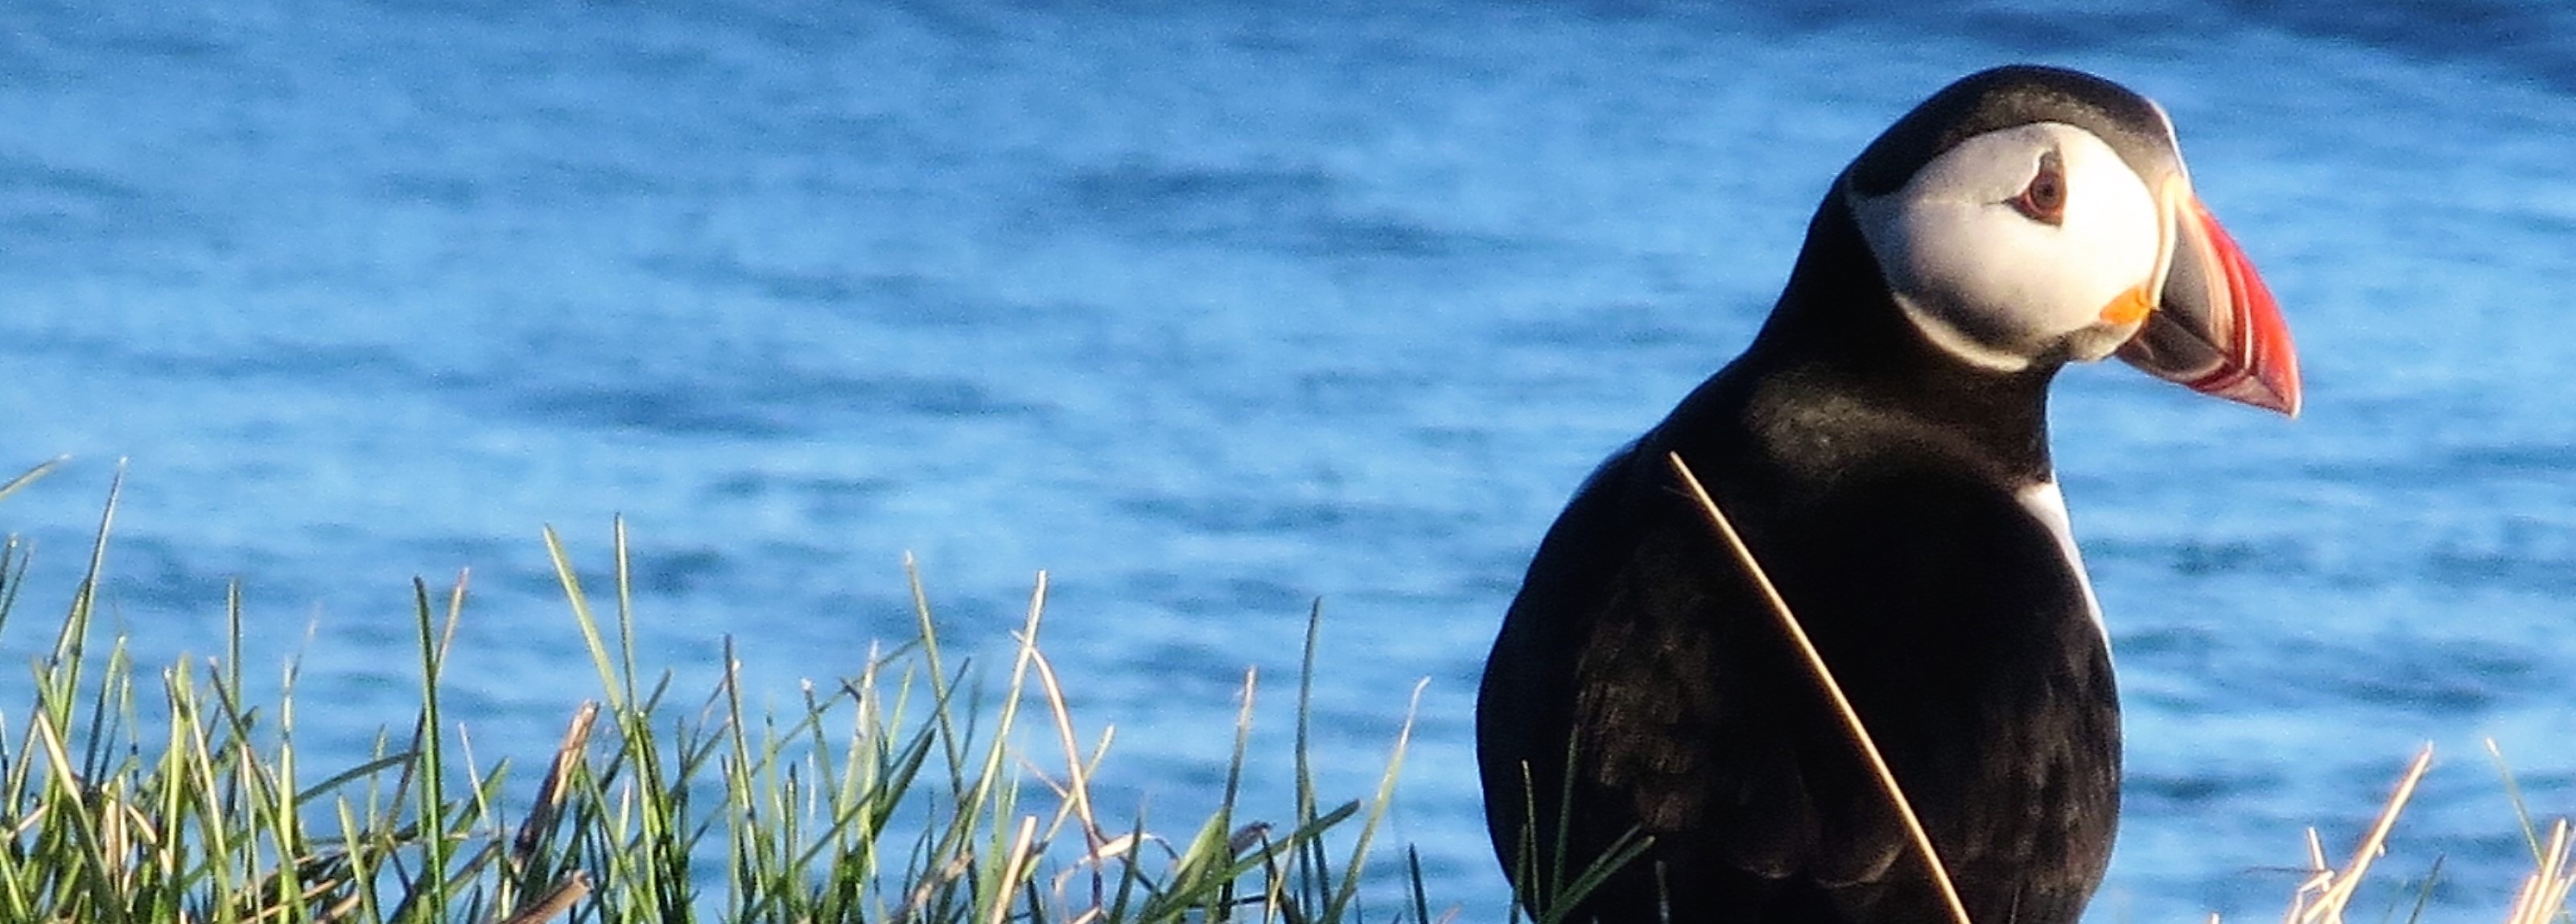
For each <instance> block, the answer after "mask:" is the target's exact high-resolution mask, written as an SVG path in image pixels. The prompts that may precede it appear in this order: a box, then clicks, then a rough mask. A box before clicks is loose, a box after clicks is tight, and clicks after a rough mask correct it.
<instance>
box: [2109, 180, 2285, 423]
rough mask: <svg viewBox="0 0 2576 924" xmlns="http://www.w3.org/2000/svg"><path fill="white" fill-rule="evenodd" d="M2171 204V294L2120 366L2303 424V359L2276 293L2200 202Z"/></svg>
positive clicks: (2186, 198)
mask: <svg viewBox="0 0 2576 924" xmlns="http://www.w3.org/2000/svg"><path fill="white" fill-rule="evenodd" d="M2178 185H2179V184H2177V186H2178ZM2171 199H2172V201H2173V203H2174V205H2173V208H2174V211H2175V213H2176V214H2175V215H2174V235H2173V243H2172V250H2173V256H2172V258H2171V260H2170V261H2169V262H2168V264H2167V269H2166V272H2165V281H2164V288H2163V292H2162V295H2161V297H2160V298H2158V300H2157V304H2156V307H2155V310H2153V311H2151V312H2149V313H2148V315H2147V318H2146V323H2145V324H2144V325H2143V326H2141V327H2140V328H2139V330H2138V333H2137V336H2135V337H2132V338H2130V339H2129V342H2128V343H2127V344H2126V345H2123V346H2122V347H2120V351H2119V356H2120V358H2121V359H2122V360H2125V361H2127V362H2128V363H2129V364H2130V365H2132V366H2136V367H2138V368H2140V369H2144V370H2146V372H2147V373H2148V374H2149V375H2153V376H2155V377H2157V378H2160V379H2164V380H2166V381H2170V382H2179V383H2181V384H2182V385H2183V386H2184V387H2187V388H2190V389H2191V390H2193V391H2197V392H2200V393H2202V394H2206V395H2216V396H2218V397H2221V398H2226V399H2228V400H2230V401H2239V402H2243V403H2245V404H2251V405H2253V406H2255V407H2260V408H2269V409H2271V410H2275V411H2279V412H2281V413H2283V414H2288V415H2290V416H2292V417H2296V416H2298V414H2299V357H2298V353H2297V352H2296V351H2294V350H2293V349H2292V348H2291V346H2290V325H2289V324H2288V323H2287V322H2285V321H2283V320H2281V306H2280V305H2279V304H2277V303H2275V302H2273V301H2272V290H2270V289H2268V288H2265V287H2264V285H2263V277H2262V276H2259V275H2256V274H2255V272H2254V265H2253V264H2252V263H2250V262H2248V261H2247V260H2246V259H2245V252H2244V251H2243V250H2240V249H2238V248H2237V246H2236V241H2235V239H2233V238H2230V237H2228V236H2227V231H2226V229H2224V228H2221V227H2219V225H2218V219H2216V218H2213V217H2211V216H2210V214H2209V210H2208V209H2207V208H2206V207H2203V206H2202V205H2201V204H2200V198H2199V197H2197V196H2194V195H2192V194H2191V193H2190V192H2188V191H2183V190H2178V191H2176V192H2175V193H2174V194H2173V195H2172V196H2171Z"/></svg>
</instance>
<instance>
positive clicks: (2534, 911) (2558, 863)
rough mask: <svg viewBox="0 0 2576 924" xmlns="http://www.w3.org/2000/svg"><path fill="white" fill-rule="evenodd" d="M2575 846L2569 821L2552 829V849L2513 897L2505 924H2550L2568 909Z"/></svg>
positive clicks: (2575, 878)
mask: <svg viewBox="0 0 2576 924" xmlns="http://www.w3.org/2000/svg"><path fill="white" fill-rule="evenodd" d="M2571 850H2576V844H2571V843H2570V842H2569V839H2568V832H2567V819H2564V818H2561V819H2558V823H2556V824H2554V825H2551V826H2550V828H2549V846H2548V848H2547V849H2544V850H2542V851H2541V853H2540V868H2539V869H2537V870H2534V871H2532V874H2531V875H2530V876H2527V877H2524V878H2523V880H2522V890H2521V891H2520V892H2517V893H2515V894H2514V897H2513V910H2512V912H2511V913H2509V914H2507V915H2505V919H2504V920H2505V924H2548V922H2549V919H2550V918H2553V917H2557V916H2558V912H2559V909H2562V908H2565V907H2567V893H2568V890H2569V889H2570V888H2571V887H2576V866H2571V863H2570V858H2569V853H2570V852H2571Z"/></svg>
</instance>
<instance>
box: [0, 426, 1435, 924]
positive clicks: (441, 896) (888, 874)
mask: <svg viewBox="0 0 2576 924" xmlns="http://www.w3.org/2000/svg"><path fill="white" fill-rule="evenodd" d="M43 473H44V472H43V470H41V469H40V470H37V471H32V472H29V473H28V474H27V475H26V476H22V477H20V478H18V479H15V480H12V481H10V482H8V483H7V484H5V485H0V495H5V494H6V493H8V492H10V491H14V490H16V489H18V488H19V487H21V486H23V485H24V484H25V483H27V482H28V481H32V480H33V479H34V478H35V477H37V476H40V475H42V474H43ZM106 509H107V513H106V515H105V516H103V517H102V518H101V521H100V523H99V527H98V530H97V533H96V537H95V541H94V543H93V546H92V551H91V555H90V557H89V562H88V567H87V570H86V574H85V576H84V578H83V579H82V581H81V582H80V585H79V587H78V589H77V591H76V592H75V593H74V595H73V599H72V601H71V604H70V606H69V607H68V608H67V611H66V612H65V614H64V616H63V618H62V621H61V623H60V625H59V628H58V629H57V631H56V632H55V635H54V642H53V644H52V646H51V647H50V648H49V649H47V650H46V651H45V652H44V653H43V656H42V658H41V659H40V660H39V661H37V663H35V664H34V665H33V673H34V676H33V683H32V685H31V689H32V694H33V695H32V702H30V703H28V704H26V705H25V706H24V707H23V708H21V707H18V706H16V705H14V704H12V705H9V706H0V920H6V921H60V922H75V921H77V922H156V924H160V922H172V921H181V922H304V921H312V922H322V921H331V922H341V921H348V922H377V921H406V922H408V921H419V922H476V924H482V922H504V924H516V922H534V921H545V920H567V919H568V920H574V921H607V922H629V921H663V922H681V921H746V922H748V921H817V922H821V921H872V922H889V924H911V922H922V924H931V922H954V924H1004V922H1064V924H1092V922H1140V924H1141V922H1167V921H1169V922H1177V921H1218V920H1237V921H1246V922H1274V921H1275V922H1295V924H1308V922H1314V924H1323V922H1343V921H1359V920H1363V919H1366V920H1371V921H1399V920H1400V921H1413V922H1417V924H1419V922H1423V921H1426V920H1436V919H1435V918H1433V917H1432V911H1431V908H1430V906H1429V904H1428V898H1427V896H1425V895H1424V894H1423V890H1422V889H1421V887H1420V882H1419V878H1418V876H1419V874H1418V872H1415V873H1414V874H1413V875H1414V876H1415V877H1416V879H1415V882H1414V888H1413V890H1412V895H1413V902H1412V904H1411V905H1410V906H1409V907H1396V908H1367V909H1364V908H1363V907H1362V903H1361V901H1360V888H1359V887H1360V884H1361V882H1362V881H1363V880H1364V877H1366V876H1368V875H1369V873H1370V870H1369V867H1368V863H1367V861H1368V858H1369V856H1370V846H1371V843H1372V840H1373V837H1374V835H1375V833H1376V830H1377V828H1378V825H1379V822H1380V821H1381V820H1382V819H1383V818H1384V816H1385V813H1386V810H1387V805H1388V801H1389V799H1390V798H1391V797H1392V795H1393V784H1394V780H1395V776H1396V772H1397V770H1398V768H1399V767H1400V766H1401V763H1402V760H1403V755H1404V750H1405V747H1406V744H1407V738H1408V736H1409V735H1410V723H1409V722H1408V724H1407V727H1406V730H1405V731H1404V732H1402V733H1399V735H1398V736H1397V738H1396V740H1395V741H1394V742H1392V752H1391V753H1392V756H1391V757H1390V759H1389V762H1388V765H1387V767H1386V771H1385V776H1384V779H1383V780H1382V782H1381V784H1380V785H1379V786H1378V788H1377V790H1376V792H1375V793H1373V794H1371V795H1369V796H1367V797H1366V798H1362V799H1352V800H1344V801H1338V802H1328V801H1327V800H1325V799H1324V798H1323V797H1322V796H1321V794H1319V793H1317V792H1316V791H1315V787H1314V785H1313V780H1312V777H1311V776H1309V775H1308V774H1306V773H1305V772H1304V768H1306V767H1307V766H1308V762H1307V759H1306V753H1305V748H1306V741H1307V737H1308V736H1307V734H1306V729H1305V727H1304V726H1305V723H1306V716H1307V715H1308V710H1307V709H1306V701H1305V697H1306V694H1307V691H1308V690H1309V689H1311V687H1309V686H1308V685H1307V684H1305V683H1301V684H1300V685H1299V694H1298V695H1299V704H1298V710H1297V714H1298V719H1297V722H1298V725H1299V728H1298V734H1297V745H1296V749H1297V750H1296V753H1295V754H1294V755H1293V759H1294V760H1295V761H1296V763H1297V766H1298V768H1299V774H1298V778H1297V793H1296V797H1295V799H1294V803H1293V804H1292V805H1289V806H1282V807H1280V811H1279V813H1277V814H1275V815H1266V816H1262V815H1254V814H1252V813H1251V812H1250V811H1248V810H1247V809H1246V808H1245V807H1244V806H1242V805H1240V804H1239V803H1238V801H1237V798H1238V796H1239V794H1240V786H1239V783H1240V780H1241V778H1242V773H1243V769H1244V767H1245V764H1246V761H1248V760H1250V759H1252V758H1251V755H1249V754H1248V753H1247V752H1246V745H1247V742H1248V740H1249V735H1250V717H1251V715H1252V700H1253V697H1254V695H1255V693H1256V692H1257V685H1256V682H1255V678H1254V676H1253V675H1251V674H1249V673H1247V675H1246V677H1245V682H1244V686H1243V688H1242V697H1243V701H1242V712H1241V713H1240V716H1241V718H1239V719H1238V721H1237V723H1236V725H1235V727H1234V728H1233V729H1231V730H1230V732H1231V734H1232V735H1233V740H1234V759H1233V762H1232V764H1231V766H1230V768H1229V771H1228V775H1227V782H1226V788H1225V792H1224V794H1223V799H1222V800H1221V801H1220V802H1219V804H1218V807H1217V809H1216V810H1215V813H1214V814H1213V815H1212V816H1210V817H1208V818H1206V819H1204V820H1202V821H1198V822H1196V823H1195V824H1188V825H1185V826H1184V827H1182V828H1180V829H1178V830H1177V833H1174V832H1171V831H1166V830H1156V829H1151V828H1148V827H1146V826H1145V825H1144V824H1143V823H1142V821H1139V820H1127V819H1119V818H1108V817H1103V816H1102V814H1101V813H1100V812H1099V811H1098V810H1097V809H1096V807H1095V806H1094V805H1093V803H1092V801H1091V798H1090V793H1089V788H1088V787H1089V780H1090V779H1091V778H1092V777H1093V776H1094V775H1095V774H1096V773H1097V772H1098V770H1099V768H1100V767H1101V764H1102V762H1103V761H1105V760H1107V759H1109V744H1110V735H1109V733H1108V732H1106V731H1104V732H1102V733H1101V735H1100V736H1099V738H1098V739H1097V740H1094V741H1084V740H1081V739H1080V738H1079V736H1077V734H1076V733H1075V731H1074V724H1073V720H1072V717H1071V715H1070V714H1069V711H1068V709H1067V707H1066V704H1065V703H1066V700H1065V696H1064V692H1063V689H1062V687H1061V686H1060V684H1059V680H1058V678H1057V676H1056V674H1055V671H1054V669H1053V667H1052V666H1051V665H1050V664H1049V663H1048V661H1047V659H1046V657H1045V655H1044V654H1043V653H1042V652H1041V650H1040V648H1039V646H1038V644H1037V640H1038V631H1039V629H1040V627H1041V625H1042V624H1043V619H1042V617H1043V614H1044V611H1045V600H1046V585H1045V577H1044V575H1042V574H1041V575H1040V576H1039V578H1038V583H1037V588H1036V591H1035V592H1034V593H1033V594H1032V595H1031V597H1030V600H1029V605H1028V612H1027V617H1026V619H1025V621H1024V622H1023V623H1022V625H1021V628H1020V631H1019V633H1018V634H1017V638H1016V641H1017V643H1018V644H1017V646H1016V653H1015V656H1014V658H1013V661H1012V663H1011V665H1010V667H1009V671H1008V674H1007V676H1006V677H1005V678H1003V679H1004V682H1003V684H1002V688H1001V689H1000V690H999V691H998V692H996V691H992V690H986V689H983V688H981V687H980V686H979V685H977V684H976V683H974V682H972V681H971V680H970V677H972V676H975V675H974V674H973V672H972V671H970V667H969V665H967V664H965V663H964V662H963V660H962V659H953V658H951V657H950V656H948V655H947V654H946V653H945V652H944V651H943V650H942V648H941V646H940V637H939V634H938V632H937V631H936V626H935V621H934V620H933V618H932V613H931V609H930V607H929V604H928V602H927V599H926V596H925V595H924V594H922V593H921V592H920V590H919V582H918V580H916V581H915V582H914V584H915V587H914V596H913V599H914V601H915V604H916V605H915V608H914V609H915V616H916V620H917V630H918V631H917V633H916V637H915V638H912V639H909V640H906V641H904V642H903V643H901V644H899V645H895V646H893V647H891V648H886V649H883V650H879V651H875V652H873V653H872V656H871V657H870V658H868V660H867V661H866V665H865V667H864V668H862V669H861V670H860V672H859V673H858V675H857V676H855V677H850V678H847V679H843V680H839V681H836V682H830V683H821V684H808V685H807V686H806V687H805V688H804V690H803V691H802V694H801V701H800V702H798V703H797V705H796V706H795V707H794V708H791V709H788V710H785V711H775V710H755V709H752V708H749V707H747V706H746V705H745V693H744V690H743V689H742V687H741V685H740V683H739V681H738V673H737V670H736V668H737V665H736V664H735V661H734V658H733V651H732V646H731V644H730V642H728V643H727V645H726V650H725V666H726V670H725V672H724V674H723V676H722V678H721V679H720V680H719V681H717V684H716V689H714V690H712V691H706V693H707V696H706V699H705V705H704V706H703V707H700V706H697V705H696V704H695V696H694V695H693V696H691V697H690V699H691V701H692V702H691V705H689V706H688V707H685V708H682V707H675V705H674V701H675V697H678V696H679V695H680V694H678V693H676V692H675V691H674V690H673V689H672V688H671V684H672V678H671V675H670V674H669V673H667V672H656V671H652V670H651V669H649V668H647V667H646V666H645V665H643V664H642V663H641V662H639V660H638V659H637V657H636V654H635V650H634V646H633V641H632V640H633V638H634V629H635V623H634V620H635V609H634V606H633V596H632V594H631V590H630V583H629V573H628V571H627V567H626V562H627V554H626V539H625V534H624V530H623V529H622V527H621V528H620V529H619V530H618V531H617V532H616V534H615V544H614V548H613V550H612V551H611V554H610V556H609V559H610V561H611V562H612V563H613V572H612V573H613V575H614V577H613V586H612V587H610V588H608V589H607V593H608V598H607V599H606V600H600V599H595V598H594V596H593V594H592V592H591V591H590V590H589V589H586V588H585V587H584V586H583V585H582V582H581V581H580V579H579V578H578V577H577V576H576V574H577V571H576V569H575V567H574V556H573V554H572V553H571V552H570V551H569V550H568V549H567V547H566V545H565V544H564V543H563V542H562V541H560V540H559V539H558V538H557V537H556V536H555V535H554V534H553V533H552V532H551V531H550V532H548V533H547V535H546V545H547V549H548V551H549V552H550V553H551V554H552V555H553V557H554V563H555V567H556V573H557V574H558V576H559V577H560V579H561V581H562V584H563V588H564V591H565V594H566V597H567V599H568V600H569V601H570V607H569V610H570V616H571V619H572V621H573V622H574V624H575V625H576V626H577V627H578V628H579V630H580V632H581V635H582V638H583V640H584V642H585V644H586V645H587V647H588V650H589V653H590V656H591V657H590V660H591V662H592V665H593V667H594V668H595V669H596V670H597V672H598V676H599V682H600V696H599V699H598V700H597V701H595V702H589V703H582V704H578V705H577V706H574V707H572V708H570V709H569V710H568V711H569V712H570V715H569V716H568V722H567V724H566V727H565V733H564V737H563V740H562V744H561V746H560V747H559V748H558V749H557V750H556V752H555V753H553V754H552V755H547V758H546V760H545V762H544V763H543V764H542V765H541V766H540V767H539V768H538V770H537V771H536V772H539V773H541V774H542V779H541V781H540V782H539V783H538V784H537V786H536V787H535V790H534V795H533V797H529V798H527V799H526V801H524V802H518V803H513V802H511V801H509V800H507V799H505V798H504V795H503V794H504V792H505V791H506V790H507V787H505V782H506V781H508V780H509V779H510V778H511V777H512V775H513V774H514V773H519V772H523V771H520V770H518V769H517V768H516V767H515V766H514V765H513V764H512V763H511V762H509V761H506V760H505V761H498V762H493V763H489V764H476V763H474V762H473V760H472V759H471V757H470V756H469V754H470V749H469V748H468V747H466V744H467V739H465V737H464V731H463V728H464V726H463V723H460V722H457V721H456V720H455V718H454V717H453V716H448V715H445V714H443V713H442V711H441V706H442V700H443V699H444V696H443V693H444V691H445V690H446V689H447V687H448V686H449V685H450V684H452V683H455V682H457V680H456V679H455V678H451V677H449V676H447V674H446V673H445V670H444V662H445V659H446V654H447V650H448V644H449V640H450V639H451V638H452V637H453V635H454V633H455V631H456V627H457V625H458V623H459V621H460V620H462V619H465V618H469V616H468V614H467V612H466V610H467V607H466V605H465V601H466V584H465V582H464V581H463V580H461V579H460V580H459V581H458V582H456V583H455V584H454V585H453V586H448V587H443V588H436V589H434V588H432V587H431V586H430V585H428V584H426V583H423V582H415V583H414V587H413V602H414V617H415V622H416V628H417V646H416V648H417V650H416V652H415V656H416V658H417V661H418V672H417V675H418V677H419V678H420V683H419V688H418V691H417V693H418V697H419V708H418V710H417V712H416V713H415V714H414V715H412V716H410V717H408V721H407V722H405V723H404V724H403V725H402V726H400V727H398V728H397V729H395V730H393V731H390V732H387V733H383V734H380V735H379V736H378V738H377V740H376V742H375V745H374V747H373V749H372V753H371V754H369V755H368V756H367V757H365V758H363V759H360V760H357V761H356V762H355V765H354V766H331V767H326V768H315V767H312V766H309V765H308V764H307V763H306V762H305V761H304V760H302V759H301V755H300V754H299V752H298V749H297V746H296V728H295V718H296V709H297V708H298V702H297V699H296V695H295V673H296V666H295V665H294V664H293V663H290V664H289V665H288V666H287V670H286V674H285V682H284V686H283V688H282V690H281V691H280V692H279V693H278V694H276V695H275V696H274V697H273V699H272V700H271V701H269V702H264V703H254V702H251V701H249V700H248V698H247V696H246V691H247V690H248V689H249V687H248V686H247V685H246V684H245V683H244V679H243V676H242V673H241V671H242V664H241V657H240V652H241V642H242V630H241V625H242V618H241V600H240V597H239V594H238V593H235V594H233V595H231V597H230V598H229V600H228V601H227V612H228V615H229V617H230V620H231V622H230V626H231V642H230V645H229V650H228V651H227V654H226V656H225V657H223V658H220V659H216V660H213V661H210V662H200V663H198V664H192V663H190V662H186V661H182V662H180V663H177V664H173V665H171V666H169V667H166V668H160V669H157V670H154V669H147V668H144V667H141V666H139V665H137V664H136V663H135V662H134V660H133V659H132V658H131V657H129V655H128V652H127V649H126V641H125V639H124V638H123V637H122V636H111V637H107V638H104V639H101V638H99V637H98V636H100V635H102V634H104V633H102V632H100V631H99V630H97V629H96V627H95V626H94V622H95V619H94V614H95V613H96V612H97V605H98V588H99V586H100V582H101V576H102V574H103V573H105V572H104V566H105V562H106V558H107V550H108V547H109V544H110V538H111V536H112V533H113V529H112V527H113V523H114V515H115V509H116V507H115V502H114V499H113V494H111V498H110V501H109V503H108V505H107V508H106ZM27 567H28V557H27V551H26V549H25V547H23V546H22V545H21V544H20V543H18V542H17V541H16V540H15V539H11V540H9V541H7V542H6V543H5V544H0V627H5V626H6V625H7V623H8V622H10V621H11V620H12V617H14V616H15V615H16V614H17V612H18V610H19V608H20V607H21V606H24V605H26V604H25V601H22V600H21V599H20V598H19V593H18V592H19V590H20V588H21V587H22V585H23V583H24V580H25V578H26V575H27ZM1313 631H1314V630H1313V627H1312V624H1310V627H1309V642H1308V646H1307V666H1308V669H1309V672H1310V673H1311V668H1312V665H1313V650H1314V649H1313V642H1312V638H1313ZM1417 693H1418V691H1417ZM1024 706H1025V707H1029V708H1034V709H1037V710H1039V711H1040V712H1041V713H1042V714H1040V715H1037V716H1035V717H1034V718H1032V717H1030V716H1027V715H1024V713H1023V708H1024ZM1023 725H1028V726H1030V728H1029V729H1027V733H1026V734H1023V733H1022V726H1023ZM1211 731H1212V732H1213V733H1216V734H1226V733H1228V732H1229V730H1227V729H1222V728H1219V729H1212V730H1211ZM1023 737H1026V738H1028V739H1030V740H1042V741H1046V742H1048V745H1046V746H1029V747H1027V748H1025V749H1023V748H1022V747H1020V746H1019V745H1018V742H1019V741H1020V740H1021V739H1022V738H1023ZM1051 752H1052V753H1051ZM1044 767H1055V768H1060V769H1055V770H1046V769H1040V768H1044ZM317 771H318V772H317ZM1265 818H1266V819H1271V820H1263V819H1265ZM1381 873H1382V874H1383V875H1387V876H1395V875H1402V874H1403V873H1402V872H1400V871H1381Z"/></svg>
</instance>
